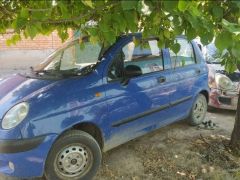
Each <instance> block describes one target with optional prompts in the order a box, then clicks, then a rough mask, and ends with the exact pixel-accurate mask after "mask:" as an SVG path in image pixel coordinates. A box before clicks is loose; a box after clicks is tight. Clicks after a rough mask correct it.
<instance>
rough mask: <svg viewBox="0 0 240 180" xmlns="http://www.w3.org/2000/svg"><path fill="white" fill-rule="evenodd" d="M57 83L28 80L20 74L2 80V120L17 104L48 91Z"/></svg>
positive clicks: (0, 113)
mask: <svg viewBox="0 0 240 180" xmlns="http://www.w3.org/2000/svg"><path fill="white" fill-rule="evenodd" d="M54 82H56V81H53V80H44V79H33V78H27V77H25V76H23V75H20V74H15V75H11V76H9V77H6V78H2V79H1V78H0V119H2V118H3V116H4V114H5V113H6V112H7V111H8V110H9V109H10V108H11V107H13V106H14V105H15V104H17V103H20V102H23V101H28V100H29V99H30V98H31V97H33V96H36V95H37V94H39V93H41V92H42V91H46V90H48V89H49V88H50V87H51V86H52V85H53V84H54Z"/></svg>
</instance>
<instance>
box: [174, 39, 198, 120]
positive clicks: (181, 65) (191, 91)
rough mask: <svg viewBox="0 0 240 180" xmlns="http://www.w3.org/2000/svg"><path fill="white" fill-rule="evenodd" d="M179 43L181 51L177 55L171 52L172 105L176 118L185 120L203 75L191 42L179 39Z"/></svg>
mask: <svg viewBox="0 0 240 180" xmlns="http://www.w3.org/2000/svg"><path fill="white" fill-rule="evenodd" d="M177 42H178V43H179V44H180V51H179V52H178V53H177V54H175V53H174V52H173V51H171V50H169V52H170V58H171V61H172V67H173V70H172V74H173V79H174V81H175V88H174V92H173V94H172V96H171V98H170V103H171V106H172V111H174V112H175V114H176V116H178V117H180V118H185V117H186V116H187V115H188V114H189V112H190V110H191V106H192V102H193V99H194V97H195V95H196V92H197V87H196V84H197V81H198V79H199V76H200V74H201V68H200V66H199V64H198V62H197V61H196V57H195V53H194V48H193V45H192V44H191V42H188V41H187V39H185V38H177Z"/></svg>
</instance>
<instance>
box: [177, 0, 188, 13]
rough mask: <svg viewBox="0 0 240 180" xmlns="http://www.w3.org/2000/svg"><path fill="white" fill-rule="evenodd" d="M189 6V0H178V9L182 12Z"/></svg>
mask: <svg viewBox="0 0 240 180" xmlns="http://www.w3.org/2000/svg"><path fill="white" fill-rule="evenodd" d="M188 6H189V2H188V1H185V0H179V1H178V10H179V11H181V12H184V11H186V10H187V8H188Z"/></svg>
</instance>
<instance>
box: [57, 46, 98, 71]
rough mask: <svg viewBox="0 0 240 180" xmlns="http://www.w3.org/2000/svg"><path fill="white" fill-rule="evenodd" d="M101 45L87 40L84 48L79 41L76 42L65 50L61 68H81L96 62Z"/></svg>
mask: <svg viewBox="0 0 240 180" xmlns="http://www.w3.org/2000/svg"><path fill="white" fill-rule="evenodd" d="M100 51H101V46H100V45H99V44H95V45H93V44H91V43H90V42H86V43H85V44H84V48H81V46H80V44H79V43H74V44H72V45H71V46H69V47H68V48H66V49H65V50H64V52H63V56H62V59H61V66H60V70H68V69H74V68H80V67H83V66H87V65H90V64H94V63H96V61H97V59H98V56H99V53H100Z"/></svg>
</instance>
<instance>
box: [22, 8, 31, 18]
mask: <svg viewBox="0 0 240 180" xmlns="http://www.w3.org/2000/svg"><path fill="white" fill-rule="evenodd" d="M20 16H21V17H22V18H25V19H27V18H28V16H29V12H28V10H27V9H26V8H22V9H21V12H20Z"/></svg>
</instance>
